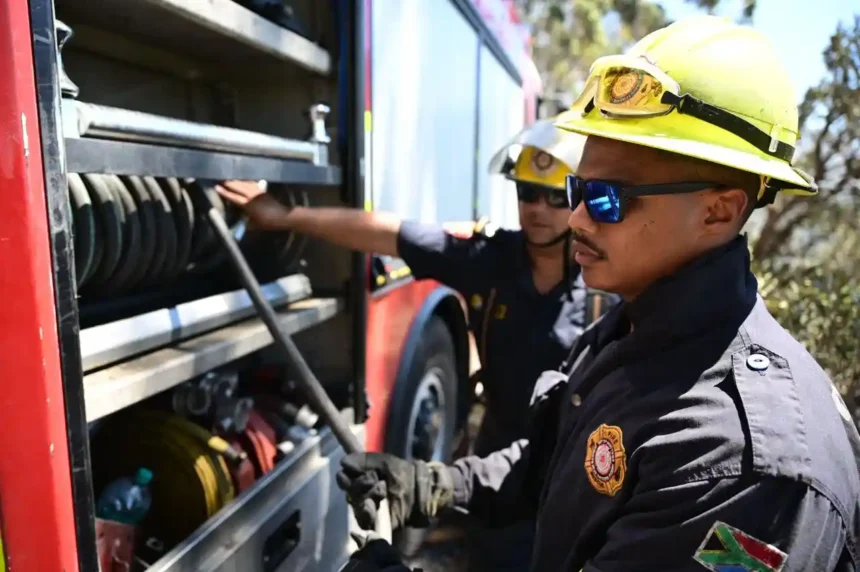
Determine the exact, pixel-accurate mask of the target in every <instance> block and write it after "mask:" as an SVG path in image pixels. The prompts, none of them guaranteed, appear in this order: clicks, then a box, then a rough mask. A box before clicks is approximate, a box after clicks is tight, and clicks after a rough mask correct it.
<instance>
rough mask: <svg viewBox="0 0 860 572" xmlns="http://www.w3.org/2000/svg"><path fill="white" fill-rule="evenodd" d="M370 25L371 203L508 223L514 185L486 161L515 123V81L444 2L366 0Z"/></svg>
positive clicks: (404, 212)
mask: <svg viewBox="0 0 860 572" xmlns="http://www.w3.org/2000/svg"><path fill="white" fill-rule="evenodd" d="M371 22H372V26H371V29H372V33H371V36H372V72H371V73H372V85H371V88H372V134H371V136H370V148H369V149H367V152H368V153H369V154H370V161H369V164H370V179H371V182H370V185H369V186H370V190H371V196H370V198H371V202H372V208H373V209H374V210H379V211H387V212H394V213H397V214H398V215H400V216H401V217H403V218H409V219H415V220H421V221H424V222H449V221H465V220H472V219H473V218H478V217H481V216H489V217H490V218H491V220H493V222H494V223H496V224H499V225H501V226H506V227H514V228H516V227H517V226H518V223H517V216H516V198H515V195H513V194H512V193H513V187H512V185H511V184H510V183H508V182H506V181H504V180H502V179H501V177H500V176H488V174H487V163H488V162H489V159H490V157H491V156H492V154H493V153H494V152H495V151H496V150H497V148H498V147H499V146H501V145H502V144H503V143H504V142H505V141H507V140H508V139H510V138H511V137H513V135H514V134H516V133H517V131H519V129H520V128H521V127H522V125H523V123H524V120H525V113H524V106H523V102H524V99H523V98H524V94H523V90H522V88H521V86H520V85H519V84H518V83H517V82H516V81H515V80H514V79H513V78H512V77H511V76H510V75H509V73H508V72H507V71H506V70H505V68H504V67H503V66H502V65H501V63H500V62H499V61H498V60H497V59H496V57H495V56H494V55H493V53H492V52H491V51H490V50H489V48H487V47H486V46H482V44H481V40H480V36H479V32H478V31H477V30H476V29H475V28H474V27H473V26H472V25H471V24H470V23H469V22H468V20H467V19H466V17H465V16H464V15H463V14H462V13H461V12H460V10H459V9H458V8H457V6H455V4H454V2H453V1H451V0H375V1H374V2H373V9H372V21H371ZM430 22H432V25H428V23H430ZM479 58H481V60H480V66H479V61H478V59H479ZM479 81H480V85H479V83H478V82H479ZM476 131H477V133H476ZM476 170H477V172H476ZM476 184H477V187H476ZM476 215H477V216H476Z"/></svg>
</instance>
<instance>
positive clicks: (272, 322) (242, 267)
mask: <svg viewBox="0 0 860 572" xmlns="http://www.w3.org/2000/svg"><path fill="white" fill-rule="evenodd" d="M207 217H208V219H209V222H210V223H211V224H212V227H213V228H214V229H215V232H216V234H217V235H218V238H219V239H220V240H221V243H222V244H223V246H224V248H225V249H226V250H227V253H228V254H229V256H230V260H231V262H232V263H233V266H234V267H235V269H236V273H237V274H238V275H239V279H240V280H241V281H242V284H243V285H244V286H245V289H246V290H247V291H248V294H249V295H250V296H251V300H253V302H254V306H255V307H256V309H257V313H258V314H259V315H260V318H261V319H262V320H263V322H264V323H265V324H266V327H267V328H268V329H269V333H270V334H271V335H272V338H274V340H275V343H276V344H277V345H278V346H279V347H280V349H281V350H283V352H284V353H285V354H286V355H287V356H288V357H289V359H290V362H292V365H293V366H294V368H295V373H296V374H297V380H296V381H297V382H298V384H299V386H301V387H302V389H303V390H304V392H305V394H306V395H307V398H308V400H309V401H310V402H311V405H312V406H313V407H314V410H315V411H317V412H318V413H319V414H320V416H321V417H322V418H323V419H324V420H325V422H326V423H327V424H328V425H329V426H330V427H331V430H332V432H333V433H334V435H335V437H336V438H337V441H338V443H340V445H341V447H343V448H344V450H345V451H346V452H347V453H360V452H361V451H363V447H362V446H361V443H360V442H359V441H358V439H357V438H356V436H355V435H354V434H353V433H352V431H350V429H349V426H348V425H347V424H346V423H345V422H344V420H343V418H341V416H340V413H339V412H338V410H337V408H336V407H335V405H334V403H332V401H331V399H330V398H329V396H328V394H327V393H326V392H325V389H323V386H322V384H320V382H319V380H318V379H317V378H316V376H315V375H314V372H313V371H311V368H310V367H309V366H308V364H307V362H306V361H305V359H304V358H303V357H302V354H301V353H300V352H299V349H298V348H297V347H296V344H295V343H293V340H292V338H291V337H290V335H289V334H288V333H286V332H285V331H283V330H282V329H281V328H280V326H279V325H278V319H277V317H276V316H275V311H274V310H273V309H272V306H271V304H269V302H268V300H266V298H265V297H264V296H263V292H262V290H260V284H259V283H258V282H257V279H256V278H255V277H254V273H253V272H252V271H251V267H250V266H249V265H248V261H247V260H245V257H244V256H243V255H242V251H241V250H240V249H239V245H238V244H236V240H235V239H234V238H233V234H232V233H231V232H230V229H229V228H228V227H227V223H226V222H225V221H224V217H222V216H221V213H220V212H219V211H218V209H217V208H215V206H214V205H213V206H212V207H210V209H209V211H208V212H207Z"/></svg>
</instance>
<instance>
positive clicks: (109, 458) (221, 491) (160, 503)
mask: <svg viewBox="0 0 860 572" xmlns="http://www.w3.org/2000/svg"><path fill="white" fill-rule="evenodd" d="M262 401H265V402H266V405H265V406H263V407H262V408H257V407H255V408H254V409H253V410H252V411H251V412H250V415H249V416H248V421H247V423H246V425H245V426H244V427H242V428H239V429H241V430H238V431H236V432H234V433H232V434H230V435H225V436H224V437H223V438H222V437H219V436H216V435H214V434H213V433H211V432H210V431H208V430H207V429H205V428H203V427H202V426H200V425H199V424H197V423H195V422H193V421H191V420H189V419H186V418H184V417H182V416H180V415H176V414H174V413H167V412H162V411H152V410H146V409H136V410H128V411H125V412H123V414H122V415H114V416H112V417H111V418H109V419H107V420H106V421H105V422H104V424H103V425H101V426H100V427H99V429H98V431H97V432H96V433H95V435H93V438H92V441H91V444H92V456H93V459H94V462H93V481H94V482H93V484H94V487H95V491H96V494H99V493H100V491H101V490H102V489H103V488H104V487H105V486H106V485H107V484H108V483H110V482H111V481H112V480H114V479H116V478H119V477H121V476H125V475H130V474H134V472H135V470H136V469H137V467H140V466H146V467H148V468H150V469H151V470H152V472H153V474H154V478H153V480H152V483H151V485H150V490H151V492H152V499H153V500H152V507H151V509H150V512H149V514H148V515H147V517H146V518H145V520H144V522H143V523H142V525H141V533H142V534H141V537H142V538H149V537H154V538H157V539H158V540H159V541H160V542H161V543H162V544H163V546H164V550H170V549H171V548H172V547H174V546H175V545H176V544H178V543H179V542H181V541H182V540H184V539H185V538H187V537H188V536H190V535H191V534H192V533H193V532H194V531H195V530H196V529H197V528H198V527H199V526H200V525H202V524H203V523H204V522H206V520H208V519H209V518H211V517H212V516H213V515H214V514H215V513H217V512H218V511H219V510H221V509H222V508H223V507H224V506H225V505H226V504H227V503H229V502H230V501H232V500H233V499H234V498H235V497H236V496H237V495H238V494H240V493H242V492H243V491H245V490H247V489H248V488H250V487H251V486H252V485H253V484H254V482H255V481H256V480H258V479H259V478H260V477H262V476H264V475H265V474H266V473H268V472H270V471H272V470H273V469H274V468H275V465H276V463H277V462H278V461H279V460H280V459H281V458H282V457H283V456H284V453H283V452H282V451H283V450H286V451H289V450H290V449H291V448H292V446H293V445H294V444H295V443H296V442H297V441H298V440H300V438H301V437H302V436H305V437H306V436H307V435H308V433H307V432H306V431H304V429H300V428H296V429H298V433H297V432H296V431H295V430H293V431H291V430H290V427H291V424H290V421H289V419H288V418H286V417H285V416H284V415H280V414H279V413H278V412H277V411H275V407H274V406H273V405H272V404H273V403H280V402H281V400H279V398H277V397H275V396H271V397H269V398H268V399H264V400H262ZM281 409H283V407H282V406H281ZM297 437H298V438H297ZM287 439H292V441H291V442H289V443H287V444H288V445H290V447H289V448H285V447H284V446H283V444H284V441H285V440H287Z"/></svg>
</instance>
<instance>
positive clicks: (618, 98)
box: [609, 69, 645, 104]
mask: <svg viewBox="0 0 860 572" xmlns="http://www.w3.org/2000/svg"><path fill="white" fill-rule="evenodd" d="M644 76H645V74H644V73H642V72H641V71H639V70H633V69H631V70H628V71H626V72H625V73H622V74H619V75H617V76H615V78H614V79H613V80H612V84H611V85H610V86H609V99H610V100H611V101H612V103H615V104H618V103H624V102H625V101H629V100H630V99H631V98H632V97H633V96H634V95H636V92H638V91H639V89H640V88H641V87H642V82H643V79H644Z"/></svg>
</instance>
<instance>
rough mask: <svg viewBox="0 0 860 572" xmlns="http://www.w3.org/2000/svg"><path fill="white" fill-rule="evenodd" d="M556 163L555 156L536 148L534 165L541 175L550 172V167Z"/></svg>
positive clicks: (533, 156)
mask: <svg viewBox="0 0 860 572" xmlns="http://www.w3.org/2000/svg"><path fill="white" fill-rule="evenodd" d="M554 164H555V157H553V156H552V155H550V154H549V153H547V152H546V151H541V150H540V149H536V150H535V152H534V154H532V167H533V168H534V170H535V171H537V172H538V173H539V174H541V175H544V174H546V173H548V172H549V171H550V169H552V168H553V166H554Z"/></svg>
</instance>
